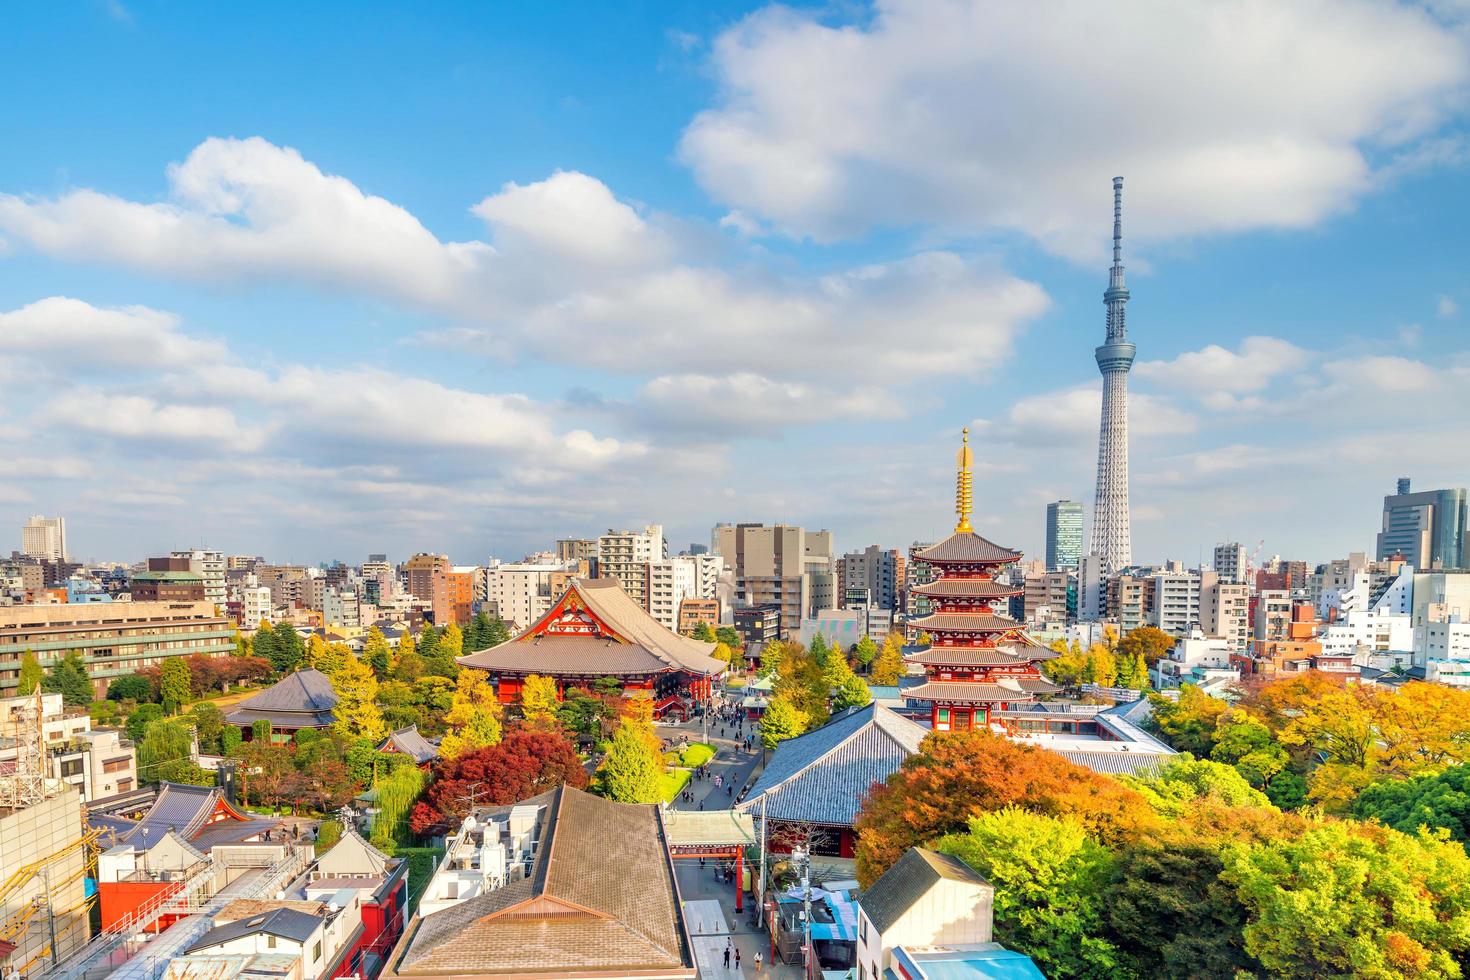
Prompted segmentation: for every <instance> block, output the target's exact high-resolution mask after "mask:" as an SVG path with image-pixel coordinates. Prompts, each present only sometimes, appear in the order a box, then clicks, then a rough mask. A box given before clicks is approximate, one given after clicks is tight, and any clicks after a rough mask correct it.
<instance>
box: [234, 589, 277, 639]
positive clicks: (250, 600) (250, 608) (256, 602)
mask: <svg viewBox="0 0 1470 980" xmlns="http://www.w3.org/2000/svg"><path fill="white" fill-rule="evenodd" d="M239 594H240V628H241V629H243V630H258V629H260V624H261V623H263V622H266V621H267V620H269V619H270V618H271V611H272V609H273V608H274V607H273V606H272V605H271V590H270V589H269V588H267V587H266V586H264V585H247V586H245V587H244V588H242V589H241V590H240V593H239Z"/></svg>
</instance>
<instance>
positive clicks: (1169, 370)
mask: <svg viewBox="0 0 1470 980" xmlns="http://www.w3.org/2000/svg"><path fill="white" fill-rule="evenodd" d="M1311 359H1312V354H1311V353H1310V352H1309V351H1306V350H1303V349H1302V348H1300V347H1298V346H1296V345H1295V344H1293V343H1290V342H1289V341H1285V340H1281V339H1280V338H1277V337H1247V338H1245V339H1244V340H1243V341H1241V343H1240V350H1239V351H1238V352H1236V351H1230V350H1227V349H1226V348H1224V347H1221V346H1219V345H1218V344H1210V345H1209V346H1207V347H1204V348H1201V349H1200V350H1197V351H1187V352H1185V353H1183V354H1180V355H1179V356H1178V357H1176V358H1174V359H1173V360H1172V361H1141V362H1139V363H1138V364H1137V365H1136V366H1135V367H1134V369H1133V371H1134V374H1135V375H1136V376H1137V377H1139V378H1142V379H1145V380H1147V381H1151V382H1153V383H1154V384H1156V385H1159V386H1161V387H1165V388H1173V389H1177V390H1180V391H1184V392H1188V393H1190V394H1192V395H1193V396H1194V397H1196V398H1198V399H1199V400H1200V401H1201V402H1202V403H1204V404H1205V405H1206V406H1207V407H1209V408H1213V409H1216V410H1228V409H1232V408H1248V407H1258V405H1259V400H1258V399H1255V398H1251V397H1242V396H1250V395H1253V394H1254V393H1257V392H1260V391H1263V390H1264V389H1265V388H1266V387H1267V386H1269V385H1270V384H1271V382H1272V381H1273V380H1274V379H1276V378H1277V377H1279V376H1281V375H1284V374H1290V373H1293V372H1295V371H1299V370H1301V369H1303V368H1305V367H1306V366H1307V365H1308V364H1309V363H1310V361H1311Z"/></svg>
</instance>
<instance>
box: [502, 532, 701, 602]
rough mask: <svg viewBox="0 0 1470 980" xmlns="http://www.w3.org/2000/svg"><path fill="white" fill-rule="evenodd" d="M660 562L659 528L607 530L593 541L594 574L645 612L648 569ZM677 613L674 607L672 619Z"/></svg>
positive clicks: (662, 537)
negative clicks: (611, 581)
mask: <svg viewBox="0 0 1470 980" xmlns="http://www.w3.org/2000/svg"><path fill="white" fill-rule="evenodd" d="M663 558H664V528H663V525H662V524H650V525H648V526H647V527H645V528H644V529H643V530H642V531H614V530H612V529H611V528H609V529H608V532H607V533H606V534H604V535H601V536H600V537H599V538H598V539H597V574H598V575H599V576H601V577H602V578H615V579H617V580H618V582H619V583H620V584H621V585H622V586H623V591H624V592H627V593H628V595H629V596H631V597H632V598H633V601H634V602H637V603H638V604H639V605H640V606H643V607H644V608H645V609H647V608H648V565H649V563H650V562H655V561H662V560H663ZM677 609H678V604H677V603H676V604H675V610H676V615H677ZM502 615H503V614H502Z"/></svg>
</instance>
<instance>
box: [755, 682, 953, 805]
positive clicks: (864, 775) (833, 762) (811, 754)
mask: <svg viewBox="0 0 1470 980" xmlns="http://www.w3.org/2000/svg"><path fill="white" fill-rule="evenodd" d="M927 734H929V731H928V729H926V728H924V727H923V726H922V725H918V724H916V723H914V722H912V721H909V720H908V719H907V718H904V717H903V716H902V715H899V714H897V713H895V712H893V711H891V710H890V709H888V708H885V707H883V706H882V705H880V704H877V703H874V704H869V705H867V706H865V707H862V708H849V709H847V710H846V711H843V712H841V713H839V714H837V715H835V716H834V717H833V718H832V720H831V721H829V722H828V723H827V724H825V725H823V726H822V727H821V728H818V729H817V730H815V731H811V732H807V733H806V734H805V735H800V736H798V737H796V738H793V739H788V740H786V741H784V742H782V743H780V744H779V745H777V746H776V751H775V753H774V754H773V755H772V756H771V761H770V763H769V764H768V765H767V766H766V768H765V770H764V771H763V772H762V773H761V775H760V778H759V779H757V780H756V782H755V785H754V786H752V787H751V789H750V794H749V796H748V797H747V798H746V799H745V801H744V802H743V803H741V804H740V807H739V808H740V809H741V810H745V811H747V812H749V813H753V814H759V813H761V798H762V797H764V798H765V814H766V816H767V817H770V818H771V819H774V820H798V821H803V822H809V823H818V824H826V825H829V826H837V827H850V826H851V825H852V822H853V820H854V819H855V818H856V816H857V812H858V810H859V809H860V808H861V807H862V802H863V800H864V799H865V798H866V797H867V795H868V791H869V790H870V789H871V788H872V786H873V784H874V783H881V782H884V781H885V780H887V779H888V777H889V776H891V775H893V773H895V772H897V771H898V768H899V766H901V765H902V764H903V760H904V759H907V758H908V757H909V756H911V755H913V754H914V753H915V752H917V751H918V750H919V743H920V742H922V741H923V740H924V736H925V735H927Z"/></svg>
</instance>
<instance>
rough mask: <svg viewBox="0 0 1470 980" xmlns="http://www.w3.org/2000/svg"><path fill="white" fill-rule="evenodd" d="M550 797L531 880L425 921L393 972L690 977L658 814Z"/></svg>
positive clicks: (581, 796)
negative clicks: (670, 974) (660, 973)
mask: <svg viewBox="0 0 1470 980" xmlns="http://www.w3.org/2000/svg"><path fill="white" fill-rule="evenodd" d="M548 797H549V803H548V805H547V806H546V814H545V816H544V817H543V819H544V820H545V821H546V824H545V825H544V826H543V829H542V833H541V835H540V837H539V840H540V844H539V845H538V847H537V852H536V859H535V865H534V867H533V869H532V872H531V875H530V877H528V878H526V879H525V880H524V881H519V882H515V883H513V884H511V885H508V886H506V887H505V888H501V889H498V890H496V891H492V892H489V893H487V894H485V895H481V896H478V897H476V898H472V899H470V900H469V901H466V902H463V903H461V904H459V905H456V906H453V907H451V908H447V909H445V910H443V911H442V912H436V913H434V914H432V915H430V916H427V917H426V918H424V919H423V920H422V922H421V923H420V924H419V926H418V928H417V930H416V931H415V932H413V934H412V935H411V936H410V938H409V941H408V945H407V947H406V949H405V952H404V954H403V956H402V957H401V959H400V961H399V962H398V963H397V964H396V968H395V972H396V973H397V974H399V975H407V976H413V975H419V974H448V975H456V974H464V975H468V974H474V975H480V976H483V975H487V974H489V975H494V974H502V973H519V972H526V971H534V972H561V971H565V970H588V971H618V970H630V971H638V970H674V971H689V972H690V973H691V974H692V971H693V969H694V960H693V954H692V952H691V950H690V948H689V944H688V941H687V937H686V935H685V931H684V920H683V912H682V910H681V908H680V906H679V902H678V895H677V891H676V890H675V886H674V873H673V865H672V862H671V859H670V857H669V853H668V847H667V844H666V843H665V841H664V836H663V828H662V826H661V824H660V822H659V816H658V808H657V807H655V806H641V805H634V804H627V803H613V802H611V801H608V800H604V799H602V798H600V797H596V796H593V795H591V794H590V793H584V792H582V791H580V790H576V789H571V788H569V787H565V786H563V787H561V788H559V789H556V790H553V791H552V793H551V794H547V795H546V796H544V797H542V798H548ZM542 798H538V799H542ZM527 802H532V801H527Z"/></svg>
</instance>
